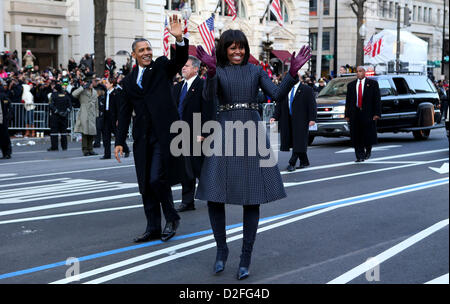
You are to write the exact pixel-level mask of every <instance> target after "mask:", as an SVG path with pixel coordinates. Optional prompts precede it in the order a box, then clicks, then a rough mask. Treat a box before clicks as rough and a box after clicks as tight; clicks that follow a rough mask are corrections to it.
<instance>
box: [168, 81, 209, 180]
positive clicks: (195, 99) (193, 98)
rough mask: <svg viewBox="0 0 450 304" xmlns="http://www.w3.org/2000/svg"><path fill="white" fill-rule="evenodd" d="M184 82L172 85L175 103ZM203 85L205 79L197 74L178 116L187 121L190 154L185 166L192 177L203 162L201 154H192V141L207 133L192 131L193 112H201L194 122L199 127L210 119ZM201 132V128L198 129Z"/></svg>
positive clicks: (195, 175) (198, 173)
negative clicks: (199, 119) (198, 118)
mask: <svg viewBox="0 0 450 304" xmlns="http://www.w3.org/2000/svg"><path fill="white" fill-rule="evenodd" d="M183 84H184V82H180V83H178V84H176V85H175V86H174V87H173V97H174V101H175V103H176V105H177V108H178V105H179V102H180V93H181V89H182V87H183ZM204 85H205V81H204V80H203V79H201V78H200V77H198V76H197V78H196V79H195V80H194V81H193V82H192V85H191V86H190V88H189V91H188V92H187V93H186V96H185V98H184V101H183V113H182V117H180V118H181V119H182V120H183V121H185V122H187V123H188V125H189V128H190V131H191V134H190V141H191V142H190V156H189V157H186V158H185V160H186V165H187V166H186V167H187V170H190V171H191V173H192V175H193V176H194V177H197V178H199V177H200V172H201V170H202V163H203V158H204V157H203V156H193V145H194V144H195V142H194V141H196V140H197V136H204V137H206V136H207V134H204V133H199V134H195V133H194V121H193V117H194V116H193V115H194V113H198V114H201V121H199V122H196V123H198V124H200V128H201V127H202V125H203V123H205V122H207V121H208V120H210V119H211V117H210V116H211V115H210V113H211V106H210V105H209V104H211V103H209V104H207V103H206V101H205V99H204V98H203V87H204ZM200 132H201V129H200Z"/></svg>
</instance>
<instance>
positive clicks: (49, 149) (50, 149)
mask: <svg viewBox="0 0 450 304" xmlns="http://www.w3.org/2000/svg"><path fill="white" fill-rule="evenodd" d="M47 151H48V152H50V151H58V149H52V148H48V149H47Z"/></svg>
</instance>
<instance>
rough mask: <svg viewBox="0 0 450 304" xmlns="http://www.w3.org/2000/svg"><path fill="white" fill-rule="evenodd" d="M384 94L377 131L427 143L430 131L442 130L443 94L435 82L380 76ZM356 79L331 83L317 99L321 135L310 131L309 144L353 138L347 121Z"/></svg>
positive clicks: (399, 75)
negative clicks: (347, 101)
mask: <svg viewBox="0 0 450 304" xmlns="http://www.w3.org/2000/svg"><path fill="white" fill-rule="evenodd" d="M367 78H369V79H373V80H376V81H377V82H378V85H379V87H380V94H381V108H382V110H381V119H380V120H378V122H377V130H378V132H379V133H382V132H394V133H397V132H412V133H413V135H414V138H416V139H418V140H424V139H427V138H428V136H429V135H430V130H431V129H434V128H441V127H443V126H442V125H438V124H439V123H440V122H441V112H440V110H439V94H438V92H437V90H436V88H435V86H434V84H433V82H432V81H431V80H430V79H428V77H426V76H422V75H403V74H395V75H378V76H371V77H367ZM355 79H356V77H355V76H350V77H339V78H335V79H333V80H331V81H330V82H329V83H328V84H327V86H326V87H325V88H324V89H322V91H321V92H320V93H319V95H318V96H317V131H312V130H311V131H310V133H309V134H310V138H309V143H310V144H311V143H312V142H313V140H314V137H315V136H325V137H339V136H350V129H349V126H348V124H347V121H346V120H345V119H344V111H345V96H346V93H347V85H348V83H350V82H351V81H353V80H355Z"/></svg>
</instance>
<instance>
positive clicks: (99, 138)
mask: <svg viewBox="0 0 450 304" xmlns="http://www.w3.org/2000/svg"><path fill="white" fill-rule="evenodd" d="M103 121H104V119H103V117H97V118H96V119H95V128H96V129H97V134H96V135H95V138H94V147H100V146H101V143H102V134H103V130H102V128H103Z"/></svg>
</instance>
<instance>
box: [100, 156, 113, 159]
mask: <svg viewBox="0 0 450 304" xmlns="http://www.w3.org/2000/svg"><path fill="white" fill-rule="evenodd" d="M100 159H111V156H110V157H108V156H102V157H100Z"/></svg>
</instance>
